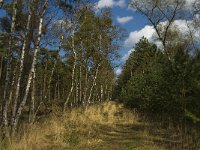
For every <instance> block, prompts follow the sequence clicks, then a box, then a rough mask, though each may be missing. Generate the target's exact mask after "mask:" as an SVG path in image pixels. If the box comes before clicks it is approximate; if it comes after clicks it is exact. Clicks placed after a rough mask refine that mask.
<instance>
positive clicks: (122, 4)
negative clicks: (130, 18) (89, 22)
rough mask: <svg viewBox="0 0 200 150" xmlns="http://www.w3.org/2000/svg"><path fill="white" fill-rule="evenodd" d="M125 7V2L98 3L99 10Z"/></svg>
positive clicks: (121, 0)
mask: <svg viewBox="0 0 200 150" xmlns="http://www.w3.org/2000/svg"><path fill="white" fill-rule="evenodd" d="M115 6H118V7H124V6H125V0H99V2H97V8H100V9H101V8H104V7H115Z"/></svg>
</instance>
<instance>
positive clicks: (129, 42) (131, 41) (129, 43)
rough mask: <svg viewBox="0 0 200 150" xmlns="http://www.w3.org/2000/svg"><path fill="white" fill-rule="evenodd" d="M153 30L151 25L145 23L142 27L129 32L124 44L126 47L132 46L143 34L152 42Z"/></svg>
mask: <svg viewBox="0 0 200 150" xmlns="http://www.w3.org/2000/svg"><path fill="white" fill-rule="evenodd" d="M154 35H155V30H154V28H153V27H152V26H149V25H146V26H145V27H144V28H143V29H141V30H137V31H133V32H131V33H130V34H129V37H128V38H127V39H126V40H125V42H124V45H125V46H126V47H134V46H135V44H136V43H137V42H139V40H140V39H141V38H142V37H143V36H144V37H146V38H147V39H148V40H149V41H150V42H153V37H154Z"/></svg>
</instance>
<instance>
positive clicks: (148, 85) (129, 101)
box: [113, 0, 200, 126]
mask: <svg viewBox="0 0 200 150" xmlns="http://www.w3.org/2000/svg"><path fill="white" fill-rule="evenodd" d="M130 6H131V7H132V8H134V9H135V10H136V12H138V13H140V14H142V15H143V16H144V17H146V18H147V19H148V20H149V23H150V24H151V25H152V26H153V28H154V30H155V33H156V35H155V40H156V41H159V43H161V44H159V46H157V45H156V44H154V43H151V42H149V41H148V40H147V39H146V38H145V37H143V38H142V39H140V41H139V42H138V43H137V44H136V46H135V47H134V51H133V52H132V53H131V54H130V56H129V58H128V60H127V61H126V63H125V64H124V66H123V69H122V73H121V74H120V75H119V77H118V80H117V82H116V87H115V90H114V94H113V98H115V99H118V100H120V101H121V102H123V103H124V104H125V105H126V106H128V107H130V108H135V109H136V110H137V111H139V112H141V113H142V114H145V116H147V117H148V118H151V119H154V120H160V121H162V122H167V123H168V122H169V120H170V122H172V123H174V124H175V125H181V124H188V123H189V124H190V125H191V124H193V125H197V126H198V125H199V123H200V100H199V97H200V86H199V85H200V70H199V67H200V47H199V34H198V33H199V32H198V31H199V27H200V26H199V21H200V20H199V15H200V3H199V1H195V2H194V3H193V4H192V11H189V10H187V8H186V3H185V1H182V0H170V1H159V0H156V1H153V0H144V1H143V0H142V1H141V0H140V1H139V0H134V1H132V2H131V3H130ZM178 19H182V20H184V22H185V24H186V26H187V28H188V29H187V30H186V31H184V33H183V31H181V30H182V29H179V28H178V26H176V25H175V21H176V20H178ZM157 43H158V42H157Z"/></svg>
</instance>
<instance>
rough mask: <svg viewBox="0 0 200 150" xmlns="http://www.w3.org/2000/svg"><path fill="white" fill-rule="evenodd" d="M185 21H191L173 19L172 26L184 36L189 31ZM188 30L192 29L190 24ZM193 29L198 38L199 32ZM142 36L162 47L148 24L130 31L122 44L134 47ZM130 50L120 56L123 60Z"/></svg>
mask: <svg viewBox="0 0 200 150" xmlns="http://www.w3.org/2000/svg"><path fill="white" fill-rule="evenodd" d="M187 23H188V24H189V25H190V24H192V21H187V22H186V20H175V21H174V26H176V27H177V29H178V30H179V31H180V32H181V34H182V35H183V37H184V36H185V37H186V35H187V34H188V33H189V29H188V25H187ZM161 24H162V25H165V24H166V22H162V23H161ZM190 30H191V31H193V27H192V26H191V28H190ZM194 31H195V32H194V37H195V38H196V39H200V34H199V33H200V31H196V30H194ZM143 36H144V37H146V38H147V39H148V40H149V41H150V42H152V43H155V44H156V45H157V46H158V47H162V43H161V42H160V41H159V40H158V38H157V34H156V31H155V29H154V28H153V26H150V25H146V26H145V27H144V28H142V29H141V30H137V31H133V32H130V34H129V37H128V38H127V39H126V40H125V42H124V46H125V47H128V48H132V47H134V46H135V44H136V43H138V42H139V40H140V39H141V38H142V37H143ZM132 51H133V49H131V50H130V51H128V53H127V54H125V55H124V56H123V57H122V61H123V62H124V61H126V60H127V59H128V57H129V55H130V53H131V52H132Z"/></svg>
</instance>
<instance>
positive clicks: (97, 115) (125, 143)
mask: <svg viewBox="0 0 200 150" xmlns="http://www.w3.org/2000/svg"><path fill="white" fill-rule="evenodd" d="M22 131H23V132H22ZM22 131H21V132H20V133H21V136H20V137H18V138H17V139H15V140H13V141H12V142H6V143H7V144H6V147H5V144H3V142H2V143H1V144H0V149H2V150H4V149H6V150H7V149H8V150H62V149H63V150H66V149H69V150H73V149H74V150H76V149H80V150H84V149H85V150H89V149H91V150H104V149H105V150H107V149H110V150H112V149H113V150H118V149H119V150H126V149H127V150H129V149H130V150H131V149H135V150H147V149H148V150H156V149H159V150H162V148H161V147H158V146H157V145H155V143H154V142H153V141H152V140H149V139H150V138H149V133H148V131H147V130H146V128H145V125H143V124H142V123H141V122H139V120H138V117H137V115H135V114H134V113H132V112H130V111H129V110H126V109H125V108H123V106H122V105H120V104H117V103H115V102H105V103H103V104H101V105H96V106H91V107H88V108H87V109H86V110H83V109H81V108H79V109H73V110H72V111H69V112H67V113H66V114H65V116H62V117H58V116H57V115H52V116H51V117H50V118H48V119H46V121H43V122H39V123H37V124H34V125H32V126H30V127H29V129H23V130H22ZM19 139H20V140H19ZM8 143H9V144H8Z"/></svg>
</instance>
